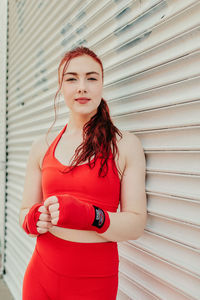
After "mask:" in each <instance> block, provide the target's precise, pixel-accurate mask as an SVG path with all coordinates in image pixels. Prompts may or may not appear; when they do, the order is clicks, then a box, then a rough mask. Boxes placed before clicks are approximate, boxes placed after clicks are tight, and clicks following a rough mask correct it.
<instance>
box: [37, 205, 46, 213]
mask: <svg viewBox="0 0 200 300" xmlns="http://www.w3.org/2000/svg"><path fill="white" fill-rule="evenodd" d="M38 211H39V212H41V213H48V209H47V207H46V206H44V205H42V206H40V207H39V208H38Z"/></svg>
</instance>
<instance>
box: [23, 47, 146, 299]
mask: <svg viewBox="0 0 200 300" xmlns="http://www.w3.org/2000/svg"><path fill="white" fill-rule="evenodd" d="M58 81H59V89H58V91H57V93H56V96H55V98H56V97H57V95H58V93H62V95H63V97H64V99H65V103H66V105H67V107H68V108H69V111H70V116H69V121H68V123H67V124H66V125H65V126H64V128H63V129H62V130H61V131H60V132H59V133H56V134H50V135H49V144H46V142H45V137H41V138H39V139H37V140H36V141H35V142H34V143H33V144H32V148H31V151H30V155H29V159H28V163H27V170H26V178H25V185H24V194H23V200H22V205H21V210H20V224H21V226H22V227H23V229H24V230H25V232H26V233H27V234H29V235H30V236H33V237H35V236H36V237H37V242H36V246H35V250H34V253H33V256H32V258H31V260H30V262H29V265H28V267H27V269H26V272H25V276H24V281H23V300H32V299H37V300H40V299H41V300H45V299H53V300H57V299H58V300H59V299H62V300H64V299H70V300H71V299H77V300H83V299H87V300H90V299H91V300H98V299H104V300H106V299H108V300H112V299H113V300H114V299H116V296H117V289H118V264H119V256H118V249H117V242H119V241H126V240H135V239H137V238H139V237H140V236H141V235H142V234H143V231H144V227H145V224H146V194H145V156H144V151H143V148H142V145H141V143H140V141H139V139H138V138H137V137H136V136H135V135H134V134H132V133H129V132H126V131H123V132H120V131H119V130H118V129H117V128H116V127H115V126H114V125H113V123H112V121H111V119H110V115H109V109H108V106H107V104H106V101H105V100H104V99H103V98H102V90H103V66H102V63H101V60H100V59H99V58H98V57H97V56H96V54H95V53H94V52H93V51H91V50H90V49H88V48H86V47H77V48H75V49H73V50H71V51H69V52H67V53H66V54H65V56H64V57H63V59H62V60H61V62H60V65H59V68H58ZM49 145H50V146H49ZM119 203H120V212H119V211H118V212H117V208H118V205H119Z"/></svg>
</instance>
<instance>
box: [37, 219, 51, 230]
mask: <svg viewBox="0 0 200 300" xmlns="http://www.w3.org/2000/svg"><path fill="white" fill-rule="evenodd" d="M37 226H38V227H41V228H50V227H51V222H45V221H38V222H37Z"/></svg>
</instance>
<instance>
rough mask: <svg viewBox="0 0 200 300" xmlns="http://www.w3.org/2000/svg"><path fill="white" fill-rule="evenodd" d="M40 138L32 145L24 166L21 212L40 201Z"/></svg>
mask: <svg viewBox="0 0 200 300" xmlns="http://www.w3.org/2000/svg"><path fill="white" fill-rule="evenodd" d="M40 149H41V138H40V139H37V140H35V141H34V142H33V143H32V146H31V149H30V152H29V157H28V161H27V166H26V173H25V181H24V191H23V198H22V203H21V210H22V209H25V208H30V207H31V206H33V205H34V204H35V203H40V202H41V201H42V184H41V169H40V166H39V159H40Z"/></svg>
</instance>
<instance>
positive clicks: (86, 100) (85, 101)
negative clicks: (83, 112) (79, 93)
mask: <svg viewBox="0 0 200 300" xmlns="http://www.w3.org/2000/svg"><path fill="white" fill-rule="evenodd" d="M75 100H76V101H77V102H79V103H81V104H84V103H87V102H88V101H90V99H89V98H86V97H80V98H76V99H75Z"/></svg>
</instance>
